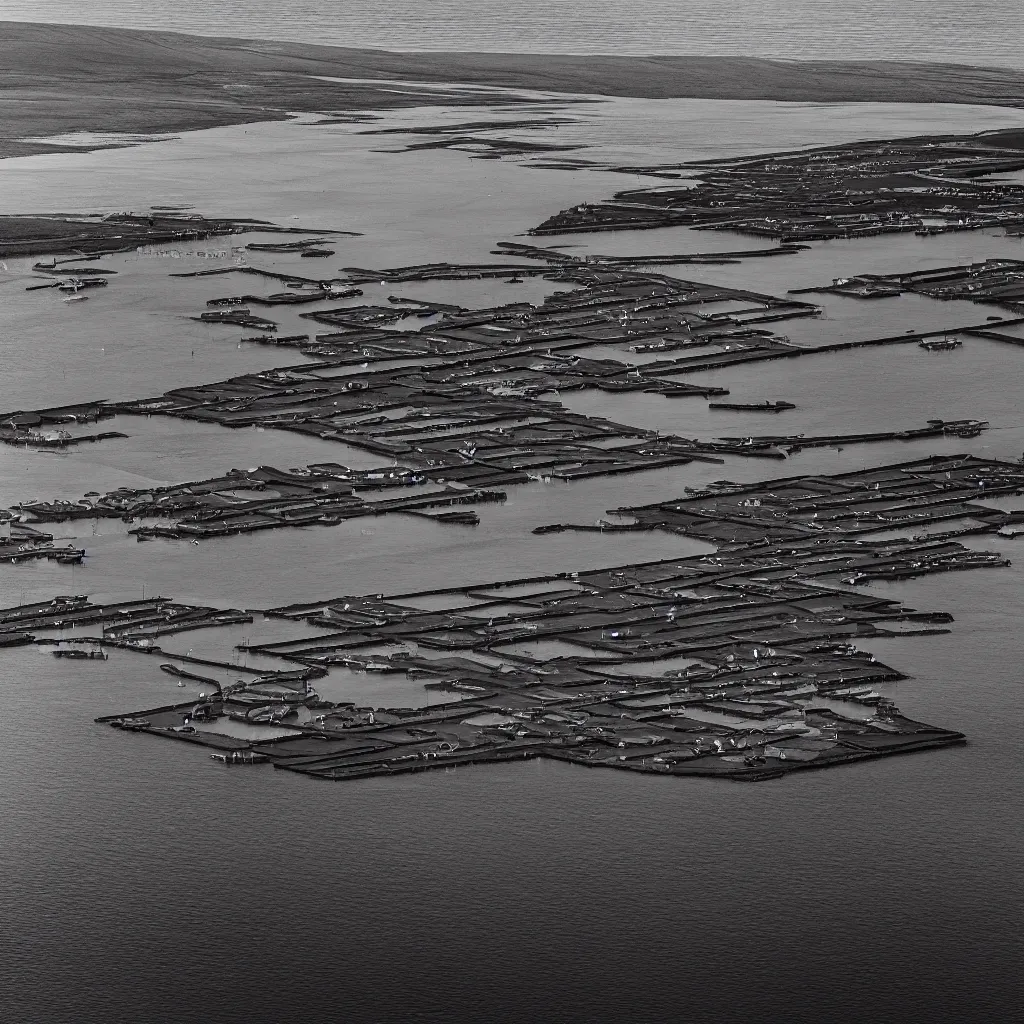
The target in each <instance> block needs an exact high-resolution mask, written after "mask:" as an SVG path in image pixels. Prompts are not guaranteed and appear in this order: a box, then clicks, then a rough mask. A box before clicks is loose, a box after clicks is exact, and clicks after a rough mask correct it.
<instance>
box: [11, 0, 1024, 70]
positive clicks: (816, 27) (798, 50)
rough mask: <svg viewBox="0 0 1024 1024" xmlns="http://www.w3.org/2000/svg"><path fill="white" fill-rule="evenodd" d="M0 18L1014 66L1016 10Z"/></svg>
mask: <svg viewBox="0 0 1024 1024" xmlns="http://www.w3.org/2000/svg"><path fill="white" fill-rule="evenodd" d="M0 17H4V18H8V19H11V20H18V21H50V22H72V23H81V24H89V25H116V26H120V27H124V28H149V29H163V30H169V31H175V32H194V33H199V34H202V35H222V36H235V37H240V36H241V37H256V38H267V39H287V40H295V41H300V42H311V43H328V44H332V45H335V46H355V47H377V48H382V49H390V50H480V51H491V52H502V51H504V52H515V53H616V54H629V53H632V54H646V53H685V54H690V53H693V54H744V55H749V56H759V57H776V58H786V59H792V60H808V59H822V58H833V59H844V60H849V59H872V58H884V59H889V60H933V61H943V62H949V63H957V64H983V65H991V64H1001V65H1006V66H1009V67H1017V68H1019V67H1022V66H1024V63H1022V57H1021V51H1020V40H1021V28H1022V22H1021V8H1020V4H1019V3H1018V2H1017V0H977V2H974V3H971V4H970V6H969V7H967V6H965V5H964V4H963V3H962V2H961V0H891V2H890V0H849V2H847V3H844V4H836V3H833V2H832V0H772V2H768V3H766V2H764V0H736V2H734V3H731V4H728V5H725V6H723V5H722V4H721V3H719V2H717V0H686V2H685V3H679V2H678V0H640V2H639V3H636V4H633V5H631V6H630V7H629V8H628V9H627V8H625V7H623V5H622V4H621V3H619V2H616V0H589V2H588V3H581V2H579V0H521V2H520V3H517V4H515V5H511V6H510V5H508V4H505V3H500V2H498V0H420V2H418V3H417V2H412V3H410V2H407V0H406V2H401V3H397V4H395V3H387V2H386V0H342V2H335V3H329V4H328V3H324V2H323V0H291V2H289V3H288V4H287V5H284V6H283V5H282V4H281V3H279V2H274V0H178V2H177V3H175V4H174V5H173V7H169V6H164V5H159V4H154V3H152V2H150V0H91V2H90V3H87V4H84V3H81V2H76V0H0Z"/></svg>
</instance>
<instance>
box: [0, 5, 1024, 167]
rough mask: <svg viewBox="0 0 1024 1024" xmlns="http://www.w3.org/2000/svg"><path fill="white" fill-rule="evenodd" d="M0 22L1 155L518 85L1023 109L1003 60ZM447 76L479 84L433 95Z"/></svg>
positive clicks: (464, 101) (1016, 82) (458, 100)
mask: <svg viewBox="0 0 1024 1024" xmlns="http://www.w3.org/2000/svg"><path fill="white" fill-rule="evenodd" d="M2 25H3V28H2V32H3V37H4V44H3V52H2V55H0V72H2V73H0V158H3V157H10V156H25V155H29V154H32V153H52V152H60V151H61V149H60V148H58V147H54V146H53V145H50V144H44V143H39V142H37V141H34V140H38V139H43V138H49V137H52V136H56V135H62V134H65V133H69V132H80V131H88V132H125V133H140V134H148V133H163V132H181V131H193V130H197V129H202V128H214V127H220V126H225V125H233V124H245V123H252V122H257V121H269V120H282V119H285V118H287V117H289V116H291V115H292V114H295V113H344V112H357V111H370V110H381V109H394V108H400V107H409V106H419V105H423V104H424V103H430V104H437V103H444V104H445V105H450V106H460V107H470V106H474V105H482V104H488V105H495V104H502V103H523V102H529V100H528V99H526V98H524V97H523V96H522V95H521V93H519V92H518V91H519V90H529V91H537V92H543V93H555V94H560V95H563V96H564V97H565V99H566V100H569V99H571V98H573V97H580V96H623V97H638V98H639V97H642V98H654V99H671V98H679V99H682V98H700V99H732V100H743V99H751V100H753V99H759V100H779V101H790V102H817V103H825V102H830V103H842V102H903V103H957V104H982V105H991V106H1011V107H1024V71H1014V70H1012V69H1006V68H979V67H969V66H962V65H949V64H923V63H910V62H897V61H859V62H857V61H850V62H842V61H799V62H798V61H781V60H780V61H774V60H764V59H761V58H754V57H679V56H668V57H659V56H652V57H632V56H627V57H616V56H583V57H581V56H550V55H536V54H493V53H396V52H390V51H385V50H355V49H346V48H342V47H332V46H314V45H307V44H301V43H288V42H281V43H278V42H269V41H266V40H245V39H221V38H209V37H205V36H190V35H183V34H177V33H171V32H147V31H132V30H129V29H115V28H95V27H89V26H82V25H43V24H34V23H24V22H4V23H2ZM318 76H319V77H318ZM329 79H343V81H330V80H329ZM395 80H400V81H401V82H403V83H406V84H403V86H402V88H401V89H400V90H396V89H395V88H393V87H389V85H388V84H387V83H390V82H393V81H395ZM446 83H460V84H466V85H474V86H487V87H489V89H488V91H485V92H477V93H473V92H466V91H462V92H459V93H458V94H454V93H450V92H446V91H439V90H438V88H437V87H438V86H441V85H444V84H446ZM427 87H432V88H427ZM500 90H507V91H505V92H502V91H500ZM26 140H29V141H26ZM100 144H101V143H97V147H98V146H99V145H100ZM76 148H80V147H76Z"/></svg>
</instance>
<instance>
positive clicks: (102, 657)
mask: <svg viewBox="0 0 1024 1024" xmlns="http://www.w3.org/2000/svg"><path fill="white" fill-rule="evenodd" d="M50 653H51V654H53V656H54V657H55V658H74V659H76V660H85V659H88V660H91V661H106V660H107V653H106V651H81V650H78V649H77V648H75V647H58V648H57V649H56V650H54V651H51V652H50Z"/></svg>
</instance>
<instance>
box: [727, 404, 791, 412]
mask: <svg viewBox="0 0 1024 1024" xmlns="http://www.w3.org/2000/svg"><path fill="white" fill-rule="evenodd" d="M708 408H709V409H728V410H730V411H731V412H784V411H785V410H786V409H795V408H796V406H795V405H794V404H793V403H792V402H708Z"/></svg>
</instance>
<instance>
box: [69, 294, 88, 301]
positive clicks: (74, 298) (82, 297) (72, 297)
mask: <svg viewBox="0 0 1024 1024" xmlns="http://www.w3.org/2000/svg"><path fill="white" fill-rule="evenodd" d="M88 298H89V296H88V295H77V294H76V295H66V296H65V297H64V301H65V302H85V300H86V299H88Z"/></svg>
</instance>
